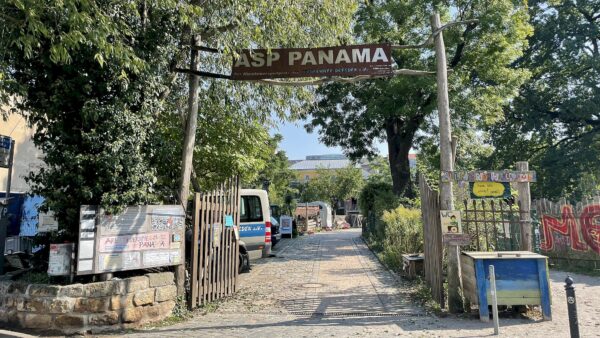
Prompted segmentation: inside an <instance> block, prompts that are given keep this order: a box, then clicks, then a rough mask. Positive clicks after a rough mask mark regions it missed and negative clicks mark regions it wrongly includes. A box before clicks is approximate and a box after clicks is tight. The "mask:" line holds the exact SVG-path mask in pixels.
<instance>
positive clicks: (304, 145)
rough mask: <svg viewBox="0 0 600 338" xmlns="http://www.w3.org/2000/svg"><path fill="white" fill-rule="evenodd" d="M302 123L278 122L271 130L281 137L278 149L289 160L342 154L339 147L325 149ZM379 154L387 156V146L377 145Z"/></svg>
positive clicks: (317, 137) (316, 136) (315, 135)
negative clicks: (284, 153)
mask: <svg viewBox="0 0 600 338" xmlns="http://www.w3.org/2000/svg"><path fill="white" fill-rule="evenodd" d="M303 125H304V121H299V122H285V123H283V122H280V123H279V127H278V128H276V129H272V130H271V134H275V133H279V134H281V135H283V141H281V144H280V148H281V149H282V150H285V152H286V154H287V157H288V158H289V159H290V160H302V159H304V158H305V157H306V155H326V154H342V149H341V148H339V147H327V146H326V145H324V144H322V143H320V142H319V136H318V134H317V133H316V132H315V133H312V134H309V133H307V132H306V130H304V127H303ZM378 148H379V153H380V154H381V155H387V153H388V151H387V144H385V143H378Z"/></svg>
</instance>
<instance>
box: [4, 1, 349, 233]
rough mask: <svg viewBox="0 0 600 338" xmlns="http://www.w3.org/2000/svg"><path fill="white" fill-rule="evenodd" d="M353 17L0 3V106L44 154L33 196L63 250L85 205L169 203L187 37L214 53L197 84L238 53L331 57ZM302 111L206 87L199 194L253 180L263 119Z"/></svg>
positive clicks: (280, 94) (276, 95) (194, 5)
mask: <svg viewBox="0 0 600 338" xmlns="http://www.w3.org/2000/svg"><path fill="white" fill-rule="evenodd" d="M355 8H356V6H355V4H354V1H350V0H338V1H327V2H324V3H315V2H314V1H308V0H302V1H294V2H293V3H283V2H271V1H266V0H254V1H236V0H227V1H210V2H207V1H189V2H188V1H183V2H181V1H172V0H158V1H150V2H148V1H142V0H139V1H138V0H135V1H129V2H122V1H100V2H97V1H92V2H88V1H79V0H62V1H50V2H48V1H33V0H32V1H20V0H0V33H1V34H0V80H1V82H0V94H1V96H0V98H1V99H2V100H3V103H10V104H11V105H12V107H13V108H15V109H14V110H17V111H20V112H21V113H22V114H25V115H26V116H27V118H28V121H29V123H30V124H31V125H32V126H33V127H35V129H36V134H35V136H34V143H35V144H36V145H37V146H38V147H39V148H40V149H41V150H42V151H43V152H44V167H43V168H42V169H41V170H40V171H39V172H37V173H32V174H31V175H30V182H31V186H32V192H33V193H36V194H40V195H42V196H44V197H45V200H46V202H45V203H46V207H48V208H49V209H52V210H53V211H54V212H55V214H56V216H57V218H58V219H59V223H60V225H61V229H62V231H63V232H62V234H63V235H64V238H67V239H72V238H73V237H74V236H75V235H76V230H77V226H78V219H79V216H78V211H79V206H80V205H82V204H99V205H101V206H102V207H104V208H106V209H107V210H108V211H117V210H119V209H120V208H121V207H123V206H125V205H132V204H145V203H150V202H153V201H160V200H163V201H170V202H173V200H172V198H171V196H173V194H174V191H173V187H174V186H176V184H177V183H176V181H177V180H178V178H177V176H176V175H175V176H174V175H173V173H174V172H176V171H177V170H179V169H180V167H181V161H180V154H181V148H182V146H181V140H182V139H183V135H182V134H183V131H182V129H183V128H182V125H183V124H184V122H183V121H185V119H186V116H185V113H184V111H185V110H184V109H183V105H182V102H185V98H186V97H187V94H188V93H187V91H186V86H185V79H184V78H183V77H182V76H180V75H179V74H180V73H177V72H175V70H176V69H184V68H185V67H186V66H185V65H186V64H187V61H188V59H189V57H190V56H189V50H190V46H189V43H188V41H190V36H191V35H192V34H197V35H200V36H201V38H202V42H203V43H204V44H205V45H207V46H210V47H214V48H218V49H220V50H222V51H223V54H221V55H202V68H203V70H207V71H217V72H218V71H228V67H229V65H230V64H231V59H232V58H233V57H234V56H235V55H236V51H237V50H239V49H241V48H253V47H259V48H272V47H282V46H283V47H287V46H301V47H306V46H312V45H316V44H339V41H340V40H343V39H345V38H346V36H347V31H348V27H349V24H350V21H351V16H352V13H353V12H354V10H355ZM307 97H310V92H309V91H306V90H295V89H290V88H273V87H270V86H256V85H251V84H247V83H227V82H225V81H224V80H214V79H205V80H203V81H202V82H201V86H200V95H199V102H200V107H201V109H200V111H199V112H198V117H199V121H200V122H199V126H200V127H199V128H198V129H197V131H196V132H197V134H198V142H197V143H196V147H195V149H194V152H195V154H196V156H195V160H194V170H195V172H196V178H197V181H198V185H197V186H198V187H199V188H210V186H211V184H214V182H215V180H218V179H219V177H222V176H224V175H231V174H232V173H239V172H242V173H243V172H244V171H246V172H249V171H252V170H255V169H257V168H260V167H261V166H264V161H265V155H264V149H263V148H264V146H265V145H266V144H267V143H268V142H269V136H268V134H267V132H266V130H265V129H266V128H268V127H269V126H270V125H271V124H272V123H273V120H272V118H271V116H272V115H271V114H272V113H273V112H274V113H275V116H277V115H279V116H280V118H284V117H285V116H284V112H286V111H289V112H291V113H292V114H296V113H297V109H298V108H297V107H299V106H300V102H301V101H302V100H304V99H306V98H307ZM9 100H12V101H10V102H9ZM211 182H212V183H211Z"/></svg>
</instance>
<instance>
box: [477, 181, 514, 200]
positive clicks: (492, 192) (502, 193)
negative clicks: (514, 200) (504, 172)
mask: <svg viewBox="0 0 600 338" xmlns="http://www.w3.org/2000/svg"><path fill="white" fill-rule="evenodd" d="M469 191H470V192H471V198H472V199H483V198H509V197H510V196H511V194H510V183H508V182H470V183H469Z"/></svg>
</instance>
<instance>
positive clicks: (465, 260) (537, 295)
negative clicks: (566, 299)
mask: <svg viewBox="0 0 600 338" xmlns="http://www.w3.org/2000/svg"><path fill="white" fill-rule="evenodd" d="M460 263H461V269H462V282H463V292H464V295H465V298H467V299H468V300H469V301H470V302H471V304H474V305H479V318H480V319H481V320H482V321H489V310H488V305H490V304H492V299H491V295H490V279H489V266H490V265H493V266H494V269H495V271H496V290H497V298H498V305H541V307H542V313H543V316H544V319H545V320H552V312H551V308H550V305H551V294H550V283H549V278H548V258H547V257H545V256H542V255H539V254H536V253H533V252H529V251H500V252H463V253H462V255H461V257H460Z"/></svg>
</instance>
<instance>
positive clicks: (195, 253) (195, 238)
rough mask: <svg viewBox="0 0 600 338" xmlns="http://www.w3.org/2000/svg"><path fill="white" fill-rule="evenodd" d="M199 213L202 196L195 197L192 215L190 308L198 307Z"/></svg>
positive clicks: (196, 195)
mask: <svg viewBox="0 0 600 338" xmlns="http://www.w3.org/2000/svg"><path fill="white" fill-rule="evenodd" d="M199 212H200V195H199V194H198V193H196V194H195V195H194V213H193V214H192V224H193V228H192V262H191V265H192V277H191V280H192V285H191V292H192V294H191V299H190V300H191V301H190V304H189V307H190V308H195V307H196V306H198V237H199V236H198V235H199V233H198V232H199V220H198V218H199V216H200V215H199Z"/></svg>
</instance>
